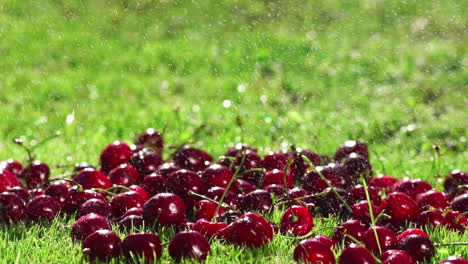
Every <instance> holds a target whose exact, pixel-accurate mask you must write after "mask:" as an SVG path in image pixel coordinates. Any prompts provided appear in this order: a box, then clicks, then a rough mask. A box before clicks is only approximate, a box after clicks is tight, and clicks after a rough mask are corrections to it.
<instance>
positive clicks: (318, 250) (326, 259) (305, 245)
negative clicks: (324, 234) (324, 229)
mask: <svg viewBox="0 0 468 264" xmlns="http://www.w3.org/2000/svg"><path fill="white" fill-rule="evenodd" d="M294 260H295V261H297V262H300V263H322V264H334V263H335V256H334V255H333V252H332V251H331V249H330V247H329V246H327V245H326V244H324V243H322V242H320V241H318V240H315V239H304V240H302V241H301V242H299V244H298V245H297V246H296V248H295V249H294Z"/></svg>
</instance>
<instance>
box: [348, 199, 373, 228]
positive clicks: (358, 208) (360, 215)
mask: <svg viewBox="0 0 468 264" xmlns="http://www.w3.org/2000/svg"><path fill="white" fill-rule="evenodd" d="M371 205H372V213H373V216H374V217H376V216H377V212H378V208H377V206H375V205H374V204H373V203H371ZM352 209H353V218H354V219H357V220H359V221H361V222H363V223H364V224H370V223H371V216H370V210H369V203H368V202H367V201H360V202H358V203H356V204H354V205H353V207H352Z"/></svg>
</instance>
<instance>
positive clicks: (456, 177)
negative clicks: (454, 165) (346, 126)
mask: <svg viewBox="0 0 468 264" xmlns="http://www.w3.org/2000/svg"><path fill="white" fill-rule="evenodd" d="M461 185H468V173H466V172H464V171H461V170H452V171H451V172H450V173H449V175H448V176H447V178H445V181H444V190H445V191H446V192H448V193H452V194H457V193H459V189H458V188H459V186H461Z"/></svg>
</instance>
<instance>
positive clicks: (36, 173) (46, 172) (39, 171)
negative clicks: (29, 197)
mask: <svg viewBox="0 0 468 264" xmlns="http://www.w3.org/2000/svg"><path fill="white" fill-rule="evenodd" d="M49 176H50V169H49V166H47V164H45V163H43V162H40V161H38V160H36V161H34V162H33V163H31V164H30V165H28V166H27V167H26V168H24V169H23V171H22V172H21V174H20V178H21V179H24V180H25V181H26V184H27V185H28V187H29V188H37V187H40V186H41V185H43V184H45V183H46V182H47V181H48V180H49Z"/></svg>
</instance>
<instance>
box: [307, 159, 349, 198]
mask: <svg viewBox="0 0 468 264" xmlns="http://www.w3.org/2000/svg"><path fill="white" fill-rule="evenodd" d="M316 170H317V171H315V170H311V171H309V172H307V173H306V174H305V175H304V176H303V177H302V188H304V189H305V190H307V191H310V192H312V193H319V192H322V191H323V190H325V189H326V188H327V187H328V184H327V183H326V182H325V181H324V180H322V178H321V177H320V175H319V173H318V172H320V173H321V174H322V175H323V176H324V177H325V178H326V179H328V180H329V181H330V183H331V184H332V185H333V186H334V187H338V188H343V187H344V186H345V184H346V182H345V178H344V175H343V174H342V172H341V170H340V169H339V168H338V167H337V166H335V164H333V163H332V164H329V165H327V166H318V167H316Z"/></svg>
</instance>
